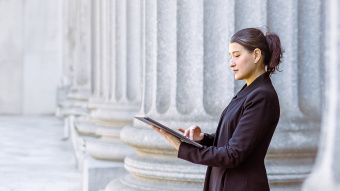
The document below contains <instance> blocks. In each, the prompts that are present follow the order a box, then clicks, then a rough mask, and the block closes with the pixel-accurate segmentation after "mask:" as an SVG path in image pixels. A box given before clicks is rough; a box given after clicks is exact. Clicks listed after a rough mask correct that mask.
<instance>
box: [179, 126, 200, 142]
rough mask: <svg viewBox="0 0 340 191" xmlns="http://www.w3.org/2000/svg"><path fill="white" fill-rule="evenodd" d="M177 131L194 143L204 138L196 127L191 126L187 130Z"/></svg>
mask: <svg viewBox="0 0 340 191" xmlns="http://www.w3.org/2000/svg"><path fill="white" fill-rule="evenodd" d="M178 130H180V131H181V132H182V133H183V135H184V136H186V137H188V138H189V139H191V140H193V141H196V142H200V141H201V140H202V139H203V138H204V133H202V131H201V128H200V127H198V126H191V127H189V128H188V129H187V130H184V129H178Z"/></svg>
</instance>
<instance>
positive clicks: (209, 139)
mask: <svg viewBox="0 0 340 191" xmlns="http://www.w3.org/2000/svg"><path fill="white" fill-rule="evenodd" d="M214 139H215V133H213V134H207V133H204V138H203V139H202V140H201V142H200V144H201V145H205V146H211V145H213V143H214Z"/></svg>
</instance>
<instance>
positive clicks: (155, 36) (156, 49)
mask: <svg viewBox="0 0 340 191" xmlns="http://www.w3.org/2000/svg"><path fill="white" fill-rule="evenodd" d="M253 4H255V5H254V6H252V5H253ZM143 5H144V9H143V13H144V19H143V20H144V25H143V26H144V33H143V34H144V35H143V37H144V43H143V45H144V51H143V52H144V56H145V58H144V59H143V61H144V77H143V78H144V85H143V87H144V94H143V103H142V109H141V111H140V114H142V115H147V116H150V117H151V118H155V119H156V120H158V121H160V122H162V123H164V124H166V125H168V126H169V127H171V128H174V129H177V128H178V127H182V128H183V127H184V128H185V127H188V126H191V125H194V124H195V125H199V126H201V127H202V128H203V130H204V131H205V132H213V131H215V129H216V123H217V121H218V116H219V115H220V113H221V112H222V110H223V108H224V107H225V106H227V104H228V102H229V101H230V100H231V98H232V96H234V95H235V93H237V92H238V91H239V90H240V88H241V86H242V85H244V83H245V82H244V81H243V82H240V81H235V80H234V75H233V74H232V73H231V70H230V68H229V67H228V57H227V55H228V45H229V40H230V37H231V36H232V35H233V34H234V33H235V32H236V31H238V30H239V29H241V28H245V27H260V26H262V25H268V26H269V28H270V29H271V30H272V31H274V32H276V33H277V34H278V35H279V36H280V38H281V42H282V46H283V48H284V49H285V54H284V61H283V63H282V65H281V67H280V70H283V72H278V73H277V74H274V75H273V77H272V81H273V83H274V86H275V88H276V90H277V92H278V95H279V98H280V105H281V118H280V122H279V124H278V127H277V130H276V132H275V134H274V137H273V140H272V143H271V145H270V147H269V151H268V155H267V157H266V161H265V162H266V166H267V172H268V178H269V182H270V186H271V189H272V190H298V189H300V187H301V183H302V181H303V180H304V179H305V178H306V177H307V175H308V174H309V173H310V171H311V167H312V165H313V162H314V158H315V154H316V150H317V142H318V134H319V124H320V110H321V100H322V81H323V76H322V73H321V71H322V70H323V68H322V64H320V61H321V60H322V57H323V55H322V54H311V52H319V50H320V49H322V42H323V39H322V35H321V34H322V25H321V23H322V1H320V0H314V1H313V3H310V2H309V1H308V2H307V1H294V0H290V1H266V0H257V1H256V2H255V3H253V1H252V2H247V1H242V2H241V1H204V3H202V2H197V1H184V0H183V1H181V0H177V1H176V0H173V1H156V0H145V1H144V4H143ZM189 9H190V11H188V10H189ZM315 13H316V14H315ZM203 15H204V17H203ZM245 15H246V16H245ZM315 23H317V24H315ZM263 29H264V31H265V28H264V27H263ZM311 39H312V40H311ZM307 50H308V51H307ZM193 63H195V64H193ZM121 139H122V140H123V141H124V142H126V143H127V144H129V145H131V146H132V147H134V148H136V149H137V150H138V152H137V154H135V155H132V156H129V157H127V158H126V159H125V168H126V169H127V170H128V171H129V172H130V173H131V174H130V175H128V176H125V177H123V178H121V179H120V180H115V181H112V182H111V183H110V184H109V185H108V186H107V188H106V190H118V189H122V188H124V189H130V190H133V189H132V187H136V185H137V186H138V187H139V188H140V189H151V190H152V189H154V190H157V189H160V188H162V189H163V190H181V189H183V190H188V188H189V186H185V184H188V185H189V184H190V186H191V187H190V188H191V189H193V190H195V189H196V190H200V189H201V183H202V181H203V177H204V172H205V168H204V167H202V166H196V165H192V164H190V163H187V162H184V161H181V160H178V159H176V156H175V153H176V152H175V151H174V150H173V149H172V147H171V146H170V145H169V144H168V143H167V142H166V141H164V140H163V139H162V137H160V136H159V135H157V134H156V133H155V132H154V131H152V130H151V129H150V128H149V127H148V126H146V125H144V124H142V123H141V122H139V121H134V124H133V125H131V126H127V127H125V128H124V129H123V130H122V132H121ZM184 166H185V167H186V168H184ZM173 169H177V171H174V170H173ZM149 178H152V180H151V179H149ZM174 180H175V181H174ZM147 182H149V183H147ZM155 185H156V186H155ZM158 186H160V187H158ZM137 190H138V189H137Z"/></svg>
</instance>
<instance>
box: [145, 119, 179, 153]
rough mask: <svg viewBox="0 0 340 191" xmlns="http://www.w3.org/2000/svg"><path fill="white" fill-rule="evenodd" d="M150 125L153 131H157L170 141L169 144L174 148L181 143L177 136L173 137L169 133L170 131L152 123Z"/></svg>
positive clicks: (177, 147)
mask: <svg viewBox="0 0 340 191" xmlns="http://www.w3.org/2000/svg"><path fill="white" fill-rule="evenodd" d="M151 127H152V128H153V129H154V130H155V131H157V132H158V133H159V134H161V135H162V136H163V137H164V138H165V139H166V140H167V141H169V142H170V143H171V145H172V146H173V147H175V149H176V150H178V149H179V146H180V145H181V141H180V140H179V139H178V138H177V137H175V136H173V135H171V134H170V133H168V132H166V131H164V130H163V129H160V128H158V127H155V126H153V125H151Z"/></svg>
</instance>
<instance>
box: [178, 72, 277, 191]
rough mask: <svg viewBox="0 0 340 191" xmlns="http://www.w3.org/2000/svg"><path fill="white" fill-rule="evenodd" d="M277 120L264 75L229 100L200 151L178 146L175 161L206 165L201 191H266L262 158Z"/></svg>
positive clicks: (270, 87) (274, 98)
mask: <svg viewBox="0 0 340 191" xmlns="http://www.w3.org/2000/svg"><path fill="white" fill-rule="evenodd" d="M279 117H280V106H279V100H278V96H277V94H276V91H275V89H274V87H273V85H272V83H271V80H270V77H269V75H268V73H264V74H262V75H260V76H259V77H258V78H256V79H255V80H254V81H253V82H252V83H251V84H250V85H249V86H247V85H244V86H243V88H242V89H241V90H240V91H239V92H238V93H237V95H236V96H235V97H234V98H233V99H232V100H231V102H230V103H229V105H228V106H227V108H225V110H224V111H223V113H222V115H221V118H220V121H219V123H218V126H217V129H216V132H215V133H213V134H205V136H204V139H203V140H202V141H201V144H202V145H204V147H203V148H197V147H195V146H192V145H189V144H186V143H181V145H180V148H179V151H178V158H181V159H184V160H187V161H190V162H193V163H197V164H203V165H208V169H207V173H206V177H205V183H204V191H208V190H209V191H219V190H220V191H221V190H223V191H260V190H261V191H267V190H269V185H268V179H267V172H266V168H265V165H264V158H265V156H266V153H267V150H268V147H269V144H270V141H271V139H272V136H273V134H274V131H275V128H276V125H277V123H278V121H279Z"/></svg>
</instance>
